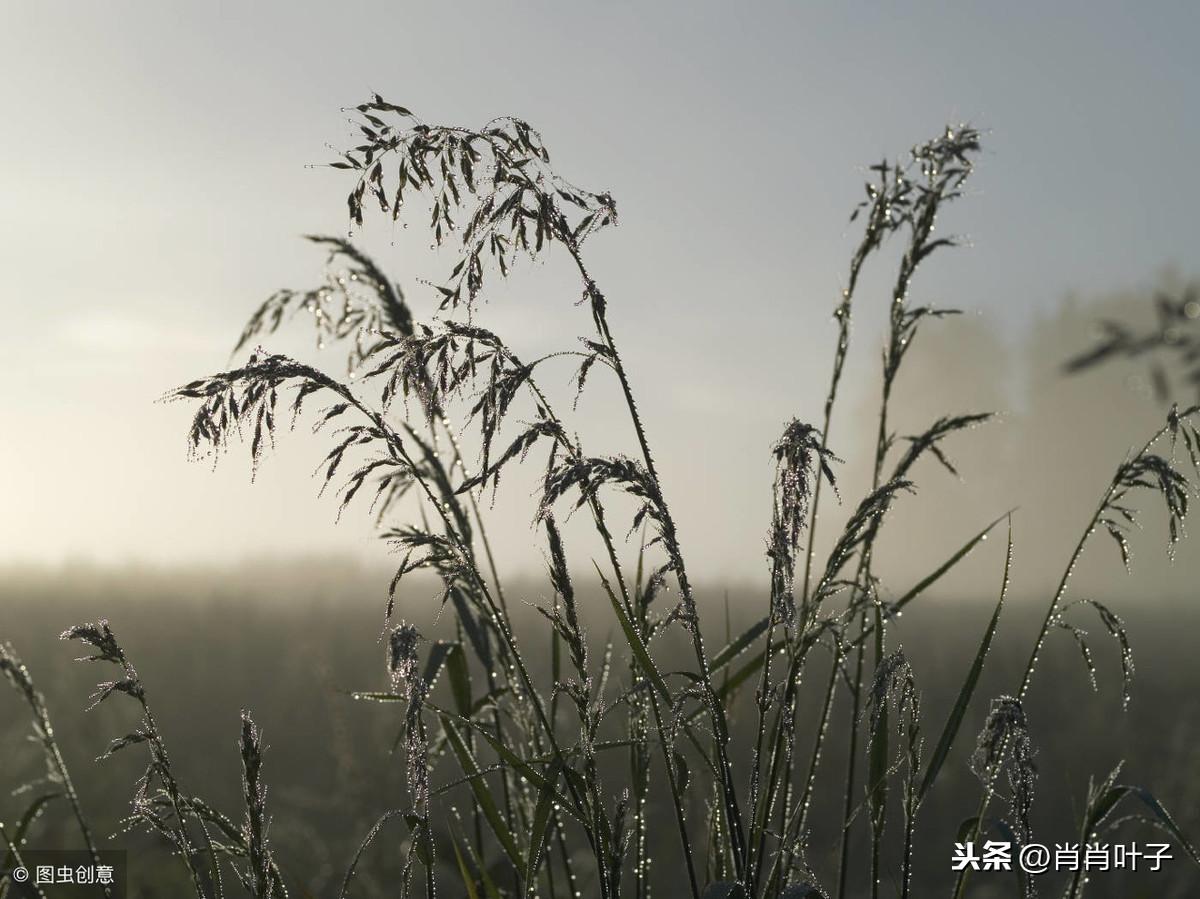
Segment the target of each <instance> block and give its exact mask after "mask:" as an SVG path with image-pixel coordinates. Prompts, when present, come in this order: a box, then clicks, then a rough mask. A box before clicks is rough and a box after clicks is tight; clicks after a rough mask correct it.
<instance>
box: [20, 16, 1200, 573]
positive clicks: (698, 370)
mask: <svg viewBox="0 0 1200 899" xmlns="http://www.w3.org/2000/svg"><path fill="white" fill-rule="evenodd" d="M3 20H4V21H3V24H2V26H0V59H3V64H2V65H3V69H4V73H5V77H4V78H3V79H2V80H0V100H2V108H3V115H4V121H5V129H4V138H3V140H0V196H3V197H4V201H3V207H2V208H3V214H2V215H0V255H2V257H3V263H4V264H3V271H4V278H3V288H0V304H2V311H3V321H4V322H5V327H4V328H3V329H0V359H2V360H3V362H2V363H0V364H2V365H3V367H4V377H3V378H2V379H0V409H3V412H4V421H5V424H4V426H3V429H2V430H0V472H3V473H2V474H0V478H2V479H3V480H4V486H3V495H4V497H5V500H4V509H5V511H4V512H3V514H2V515H0V558H3V559H7V560H19V559H36V560H42V561H57V560H61V559H63V558H70V557H76V556H84V557H88V558H93V559H98V560H102V561H120V560H126V559H135V558H140V559H149V560H158V561H162V560H178V559H214V558H237V557H241V556H244V555H247V554H255V553H260V552H284V551H296V550H300V551H312V550H315V549H318V548H320V549H324V550H332V551H338V552H354V553H361V554H363V555H365V556H368V557H370V556H372V555H373V554H375V553H376V552H377V550H376V549H375V548H374V547H373V546H371V545H370V544H369V543H368V542H367V535H366V532H365V529H363V528H361V527H359V526H358V524H357V522H356V521H347V522H345V523H343V524H342V525H341V526H338V527H335V526H334V525H333V523H332V518H333V513H332V507H331V505H330V504H329V503H328V502H325V503H320V502H318V501H316V500H314V499H313V498H312V490H310V489H309V485H308V484H306V483H302V482H299V481H298V478H300V477H303V476H304V475H305V474H306V473H307V471H308V470H309V469H310V468H311V464H312V458H311V457H312V456H313V454H314V453H316V452H317V447H316V446H315V445H313V446H306V447H301V448H298V449H296V450H294V451H291V452H289V451H288V450H287V449H285V450H284V452H283V453H282V457H281V459H280V460H279V464H278V465H271V464H268V465H266V466H265V468H264V471H263V474H262V476H261V477H260V482H259V483H258V484H257V485H255V486H254V487H252V488H251V487H250V486H248V483H247V481H248V478H247V476H246V469H245V466H244V465H242V464H241V460H238V461H237V463H235V464H230V465H229V466H223V467H222V469H221V470H220V471H219V472H218V473H217V474H216V475H213V474H211V473H209V472H206V471H205V470H204V469H203V468H202V467H199V466H195V465H189V464H187V463H186V461H185V459H184V453H183V449H184V444H183V432H184V428H185V426H186V412H185V411H184V410H183V409H182V408H178V407H163V406H159V405H156V404H154V402H153V401H154V399H155V398H156V397H157V396H158V395H159V394H160V393H161V392H162V391H163V390H165V389H166V388H168V387H170V386H172V385H174V384H177V383H180V382H182V381H184V380H189V379H191V378H192V377H195V376H197V375H200V374H203V373H206V372H208V371H210V370H215V369H217V368H219V367H221V366H223V365H224V364H225V362H226V361H227V358H228V356H227V354H228V351H229V348H230V347H231V345H232V339H233V337H234V336H235V335H236V332H237V330H238V328H239V327H240V325H241V323H242V321H243V320H244V318H245V317H246V315H247V314H248V312H249V311H250V310H251V309H252V307H253V306H254V304H255V303H256V302H258V301H259V300H260V299H261V298H263V297H264V296H265V295H266V294H267V293H268V292H269V291H270V290H271V289H272V288H274V287H277V286H281V285H288V284H290V285H304V284H306V283H308V282H310V281H311V280H312V279H313V278H314V277H316V276H317V275H318V274H319V263H320V259H319V257H318V256H317V255H315V254H313V253H312V252H311V251H310V250H309V249H307V248H306V247H305V246H304V245H303V244H302V243H301V242H300V241H299V240H297V239H296V236H297V235H298V234H300V233H303V232H312V231H325V232H334V233H344V231H345V219H344V208H345V207H344V202H343V198H344V193H345V188H346V182H345V180H344V178H342V177H341V176H340V175H338V174H337V173H333V172H330V171H327V170H322V169H306V168H305V165H306V164H308V163H313V162H321V161H324V160H325V159H327V158H329V153H328V151H327V150H326V148H325V147H326V145H327V144H331V143H332V144H335V145H340V144H341V143H343V142H344V141H345V140H346V137H347V133H348V132H347V126H346V125H345V120H344V116H343V115H342V114H341V113H340V112H339V108H340V107H342V106H348V105H352V104H354V103H356V102H359V101H361V100H362V99H364V98H365V97H366V96H367V94H368V92H369V91H373V90H378V91H380V92H382V93H383V94H384V95H385V96H387V97H388V98H389V99H394V100H396V101H398V102H402V103H404V104H406V105H408V106H410V107H411V108H413V109H414V110H415V111H417V112H418V113H419V114H421V115H422V116H424V117H425V118H427V119H430V120H461V121H464V122H482V121H484V120H486V119H487V118H490V117H491V116H493V115H496V114H502V113H513V114H517V115H520V116H522V117H524V118H526V119H528V120H529V121H530V122H532V123H534V124H535V125H536V126H537V127H539V128H540V130H541V131H542V133H543V135H544V137H545V139H546V141H547V142H548V144H549V146H550V147H551V148H552V151H553V152H554V154H555V160H556V162H557V163H558V165H559V166H560V167H561V169H562V170H563V171H564V172H565V173H566V174H567V175H568V176H569V177H571V178H573V179H574V180H576V181H578V182H579V183H582V184H585V185H587V186H591V187H595V188H597V189H607V190H609V191H611V192H612V193H613V195H614V196H615V197H616V198H617V202H618V206H619V209H620V212H621V216H622V220H621V225H620V227H619V228H618V229H616V230H615V231H612V232H611V233H608V234H607V235H605V236H603V237H601V238H598V239H597V240H596V242H595V244H594V247H593V253H594V262H593V265H594V268H595V273H596V274H597V276H598V277H599V278H600V279H601V281H602V283H603V285H604V287H605V289H606V291H607V293H608V294H609V296H610V299H611V301H612V303H613V306H614V311H613V319H614V325H615V328H616V331H617V336H618V338H619V339H620V340H621V342H622V344H623V350H624V353H625V355H626V357H627V362H628V365H629V367H630V370H631V372H632V373H633V375H634V377H635V380H636V381H640V382H641V384H642V385H643V387H642V389H641V393H642V403H643V406H644V407H645V411H646V413H647V416H648V418H649V419H650V421H651V423H652V424H651V437H652V439H654V440H655V442H656V444H657V446H658V451H659V454H660V456H661V463H662V466H663V468H664V469H665V470H666V471H667V472H668V474H667V480H668V488H669V489H670V490H671V491H673V492H674V493H675V495H676V497H677V499H676V502H677V504H678V506H679V507H680V510H679V512H678V513H677V514H678V517H680V518H681V519H682V520H684V521H685V522H690V524H687V525H685V527H684V535H683V536H684V543H685V548H691V549H692V554H693V556H694V557H695V561H694V562H693V567H695V568H696V569H698V570H699V571H700V572H701V573H702V574H703V575H705V576H718V575H720V576H729V575H749V574H752V573H755V572H758V571H759V570H760V569H761V566H762V563H761V549H762V532H763V529H764V527H765V523H766V510H767V508H768V499H767V494H766V490H767V484H768V480H767V477H768V475H767V468H766V460H767V456H766V447H767V446H768V444H769V442H770V440H771V439H772V438H773V437H774V436H775V435H776V433H777V431H778V430H779V428H780V426H781V424H782V422H783V421H784V420H786V418H788V417H789V416H791V415H793V414H798V415H800V416H801V417H804V418H810V419H815V418H816V417H817V415H818V414H819V409H820V402H821V399H822V396H823V390H824V385H825V383H826V379H827V375H826V369H827V364H828V359H829V352H830V345H831V342H832V329H831V326H830V323H829V315H828V313H829V311H830V309H831V308H832V304H833V302H834V300H835V298H836V296H837V294H838V292H839V290H840V288H841V286H842V281H843V279H844V277H845V267H846V260H847V258H848V255H849V252H850V249H851V245H852V240H853V234H854V232H853V231H852V230H851V229H849V228H848V226H847V224H846V216H847V213H848V211H849V209H850V208H851V206H852V205H853V203H855V202H857V200H858V198H859V197H860V196H861V182H862V180H863V178H864V172H863V169H862V167H863V166H864V165H866V164H869V163H871V162H873V161H875V160H877V159H878V158H879V157H881V156H882V155H884V154H888V155H894V154H896V153H899V152H901V151H903V150H904V149H905V148H906V147H908V146H909V145H911V144H912V143H913V142H915V141H917V140H920V139H923V138H925V137H927V136H930V135H932V134H933V133H935V132H936V131H937V130H938V129H939V128H940V127H941V125H942V124H944V123H945V122H947V121H958V120H968V121H970V122H972V123H975V124H977V125H979V126H981V127H984V128H986V129H987V131H988V134H987V138H986V152H985V154H984V156H983V158H982V161H981V164H980V171H979V173H978V177H977V178H976V179H975V180H973V181H972V182H971V187H970V194H971V195H970V197H969V198H968V200H967V201H966V202H964V203H963V204H961V205H960V206H959V207H958V208H957V209H956V210H955V211H954V213H953V214H952V216H950V220H949V221H948V222H947V225H946V227H947V229H948V230H953V231H962V232H965V233H966V234H968V235H969V237H970V239H971V241H972V245H973V246H972V249H970V250H966V251H961V252H956V253H954V254H952V255H947V256H946V257H944V258H943V259H942V260H941V261H940V262H939V263H937V264H936V265H935V266H933V267H932V268H931V269H930V271H929V274H928V275H926V276H923V277H922V279H921V281H920V282H919V283H918V284H917V285H915V288H916V294H917V296H919V297H920V298H922V299H932V300H935V301H937V302H938V303H940V304H942V305H947V304H949V305H960V306H964V307H966V308H968V309H971V310H978V311H980V312H981V313H982V314H983V316H984V317H985V319H984V320H985V321H986V322H987V324H988V326H989V327H993V328H995V329H997V330H998V331H1001V332H1003V333H1004V334H1005V335H1006V338H1007V339H1016V338H1018V337H1019V336H1020V335H1021V334H1022V333H1024V332H1025V331H1026V330H1027V329H1029V328H1030V327H1032V326H1033V324H1034V323H1035V322H1036V320H1037V313H1038V312H1039V310H1047V309H1049V308H1051V307H1052V306H1053V305H1054V304H1056V303H1057V302H1058V301H1059V300H1060V299H1061V298H1062V297H1063V296H1064V295H1065V294H1067V293H1069V292H1077V293H1079V294H1082V295H1084V296H1090V295H1093V294H1097V293H1103V292H1107V291H1112V290H1120V289H1126V288H1138V287H1140V286H1144V285H1147V284H1150V283H1153V282H1154V280H1155V278H1156V276H1157V275H1158V273H1159V272H1161V271H1162V270H1163V269H1164V268H1165V267H1168V266H1175V267H1176V268H1178V269H1180V270H1182V271H1183V272H1184V273H1189V272H1195V271H1196V264H1195V260H1196V258H1197V250H1198V249H1200V240H1198V238H1197V227H1196V209H1197V205H1198V204H1197V200H1198V199H1200V186H1198V185H1197V182H1196V178H1195V171H1196V160H1197V158H1198V157H1200V115H1198V112H1197V111H1198V109H1200V106H1198V104H1197V101H1196V85H1197V84H1200V54H1197V52H1196V35H1197V34H1200V7H1197V6H1196V5H1195V4H1194V3H1155V4H1136V5H1135V4H1127V5H1117V4H1108V3H1059V4H1043V3H1036V4H1035V3H1008V4H996V3H987V4H985V3H958V4H928V3H927V4H883V3H872V4H866V3H839V4H828V5H824V4H823V5H817V4H800V3H793V4H765V3H763V4H732V3H726V4H709V3H673V4H666V3H657V4H634V3H606V4H598V3H596V4H582V3H529V2H522V3H507V2H506V3H497V2H491V3H486V4H483V3H466V2H457V3H453V4H445V3H427V4H413V3H399V2H387V3H338V4H319V5H318V4H296V3H291V4H268V3H254V4H233V3H226V4H218V3H203V4H200V3H197V4H190V5H187V4H176V3H168V4H151V3H142V4H132V3H103V4H83V3H77V4H62V3H60V4H51V3H39V4H34V3H11V4H8V5H7V7H6V9H5V13H4V16H3ZM392 236H393V235H392V234H391V232H390V231H388V230H387V229H386V228H382V227H377V228H374V229H371V230H369V231H368V234H367V235H366V242H367V243H368V244H369V245H370V246H371V248H372V249H374V250H376V251H377V252H378V255H379V256H380V259H381V261H382V262H384V263H385V265H386V266H387V267H388V268H389V269H390V270H391V271H392V272H393V273H394V274H395V275H396V277H397V278H398V279H400V280H401V281H402V282H403V283H404V284H406V285H407V286H409V287H410V288H411V289H410V294H411V296H412V299H413V301H414V305H415V306H417V308H418V309H426V310H428V309H429V308H430V304H429V303H428V302H427V298H426V296H425V295H424V294H422V293H421V292H420V290H419V289H418V288H417V287H416V286H415V285H414V283H413V277H414V276H415V275H417V274H430V275H432V274H437V273H438V272H442V271H444V270H445V269H446V267H447V266H448V257H445V256H443V257H441V258H440V259H434V260H433V263H432V264H431V263H430V260H429V258H427V257H428V256H429V254H428V253H425V254H419V253H418V251H419V250H422V249H425V248H424V244H423V243H420V242H418V241H417V240H416V239H415V238H414V237H413V236H412V235H411V234H409V233H401V234H398V235H397V236H396V237H395V241H394V245H393V242H392V240H391V238H392ZM879 283H880V285H882V284H883V283H884V280H883V279H882V278H881V280H880V282H879ZM573 291H574V288H572V287H570V285H569V282H568V281H567V280H566V279H565V278H563V277H562V276H561V273H560V272H558V271H557V270H556V269H555V268H554V267H553V265H551V266H547V267H546V269H544V270H541V269H539V270H536V271H533V272H525V273H522V274H521V275H519V277H518V280H517V281H516V282H514V284H513V286H512V288H511V289H510V290H506V291H504V292H503V296H502V297H500V298H499V299H497V300H496V301H495V302H494V303H493V304H491V305H490V306H489V307H488V310H487V314H488V315H489V316H492V318H491V319H489V320H490V321H491V323H492V324H494V325H496V327H497V328H499V329H503V330H504V331H505V332H506V333H508V334H510V335H513V334H518V335H520V334H523V336H522V337H521V338H520V340H514V342H515V343H518V344H520V343H521V341H523V342H524V345H526V346H527V347H529V348H530V350H538V349H541V348H543V347H545V346H547V345H552V344H553V345H557V344H561V343H563V342H565V341H569V340H571V338H572V337H573V335H574V334H576V333H581V332H582V331H583V330H584V329H585V327H586V321H584V320H582V319H581V318H580V313H579V310H577V309H575V308H574V307H573V306H572V305H571V303H570V300H572V299H574V292H573ZM872 299H875V297H872V296H871V295H870V294H869V292H868V293H867V295H865V296H864V299H863V303H864V315H863V317H862V318H861V319H860V324H859V327H858V329H857V331H856V340H857V341H858V342H857V343H856V350H857V351H858V354H857V355H856V357H855V371H854V373H853V376H852V381H851V389H852V390H856V389H860V388H861V391H865V390H866V388H865V386H863V385H865V384H866V382H867V378H868V377H869V376H871V375H873V374H874V373H875V370H876V365H877V362H876V360H877V350H878V342H877V339H876V338H875V337H874V336H873V335H874V333H875V324H874V322H875V319H874V317H872V315H871V314H870V313H869V312H866V311H865V310H866V309H867V308H868V307H869V306H871V305H872V304H871V300H872ZM878 305H879V304H875V306H876V307H877V308H878ZM547 310H550V311H549V312H547ZM531 329H536V330H531ZM284 345H286V346H289V347H290V346H292V345H293V344H288V343H286V342H284ZM329 361H330V363H331V364H333V363H335V359H334V358H333V357H330V360H329ZM635 386H636V385H635ZM861 391H860V392H861ZM863 395H864V396H866V395H868V394H865V393H863ZM870 395H873V394H870ZM863 402H865V400H863ZM583 413H584V415H585V416H586V415H592V416H594V418H595V421H597V422H600V423H601V424H606V423H609V422H614V423H615V422H616V421H617V419H616V418H615V417H612V412H611V410H609V409H607V407H605V406H604V404H603V403H602V402H598V403H597V404H596V405H594V406H592V407H591V408H590V409H589V407H587V406H586V404H585V407H584V409H583ZM613 426H614V427H616V425H615V424H614V425H613ZM303 442H304V441H302V440H301V441H300V443H303ZM835 443H836V441H835ZM743 459H750V460H751V461H750V462H745V463H743V462H740V461H737V460H743ZM981 514H983V513H982V512H981ZM524 522H525V519H522V521H521V523H520V525H519V526H516V527H511V528H506V529H503V530H506V531H509V532H511V539H512V540H513V541H514V545H516V543H527V542H528V532H527V530H525V524H524ZM505 523H509V522H507V521H506V522H505ZM502 539H504V538H502ZM536 561H537V557H536V555H535V556H533V562H536Z"/></svg>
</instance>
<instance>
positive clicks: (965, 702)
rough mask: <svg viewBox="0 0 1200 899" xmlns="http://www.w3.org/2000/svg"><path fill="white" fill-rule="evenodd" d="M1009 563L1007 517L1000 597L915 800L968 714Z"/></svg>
mask: <svg viewBox="0 0 1200 899" xmlns="http://www.w3.org/2000/svg"><path fill="white" fill-rule="evenodd" d="M1011 567H1012V521H1011V519H1010V520H1009V525H1008V548H1007V552H1006V554H1005V556H1004V580H1003V582H1002V583H1001V585H1000V599H999V601H998V602H997V603H996V609H995V611H993V612H992V620H991V621H989V622H988V626H987V630H986V631H984V634H983V639H982V640H981V641H980V643H979V650H978V652H976V653H975V660H974V661H973V662H972V663H971V669H970V670H969V671H968V672H967V678H966V680H964V681H963V685H962V687H961V688H960V689H959V691H958V698H957V699H956V700H955V701H954V708H953V709H951V711H950V717H949V718H947V719H946V726H945V727H944V728H942V735H941V736H940V737H939V738H938V741H937V746H936V748H935V749H934V750H933V755H932V756H930V758H929V767H928V768H926V769H925V777H924V779H923V780H922V781H921V788H920V790H919V791H918V792H917V801H918V802H920V801H921V800H922V799H924V798H925V794H926V793H928V792H929V789H930V788H931V787H932V786H933V783H934V781H935V780H937V776H938V773H939V772H940V771H941V770H942V765H943V764H944V763H945V761H946V757H947V756H948V755H949V754H950V748H951V747H952V746H953V745H954V738H955V737H956V736H958V730H959V728H960V727H962V722H963V718H964V716H965V715H966V714H967V706H969V705H970V704H971V697H972V696H973V695H974V694H975V687H976V686H977V685H978V684H979V676H980V675H981V674H982V673H983V666H984V663H985V662H986V661H987V654H988V651H989V650H990V649H991V648H992V638H993V637H995V636H996V626H997V625H998V624H999V623H1000V612H1001V610H1002V609H1003V608H1004V598H1005V597H1006V596H1007V595H1008V580H1009V572H1010V570H1011Z"/></svg>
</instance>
